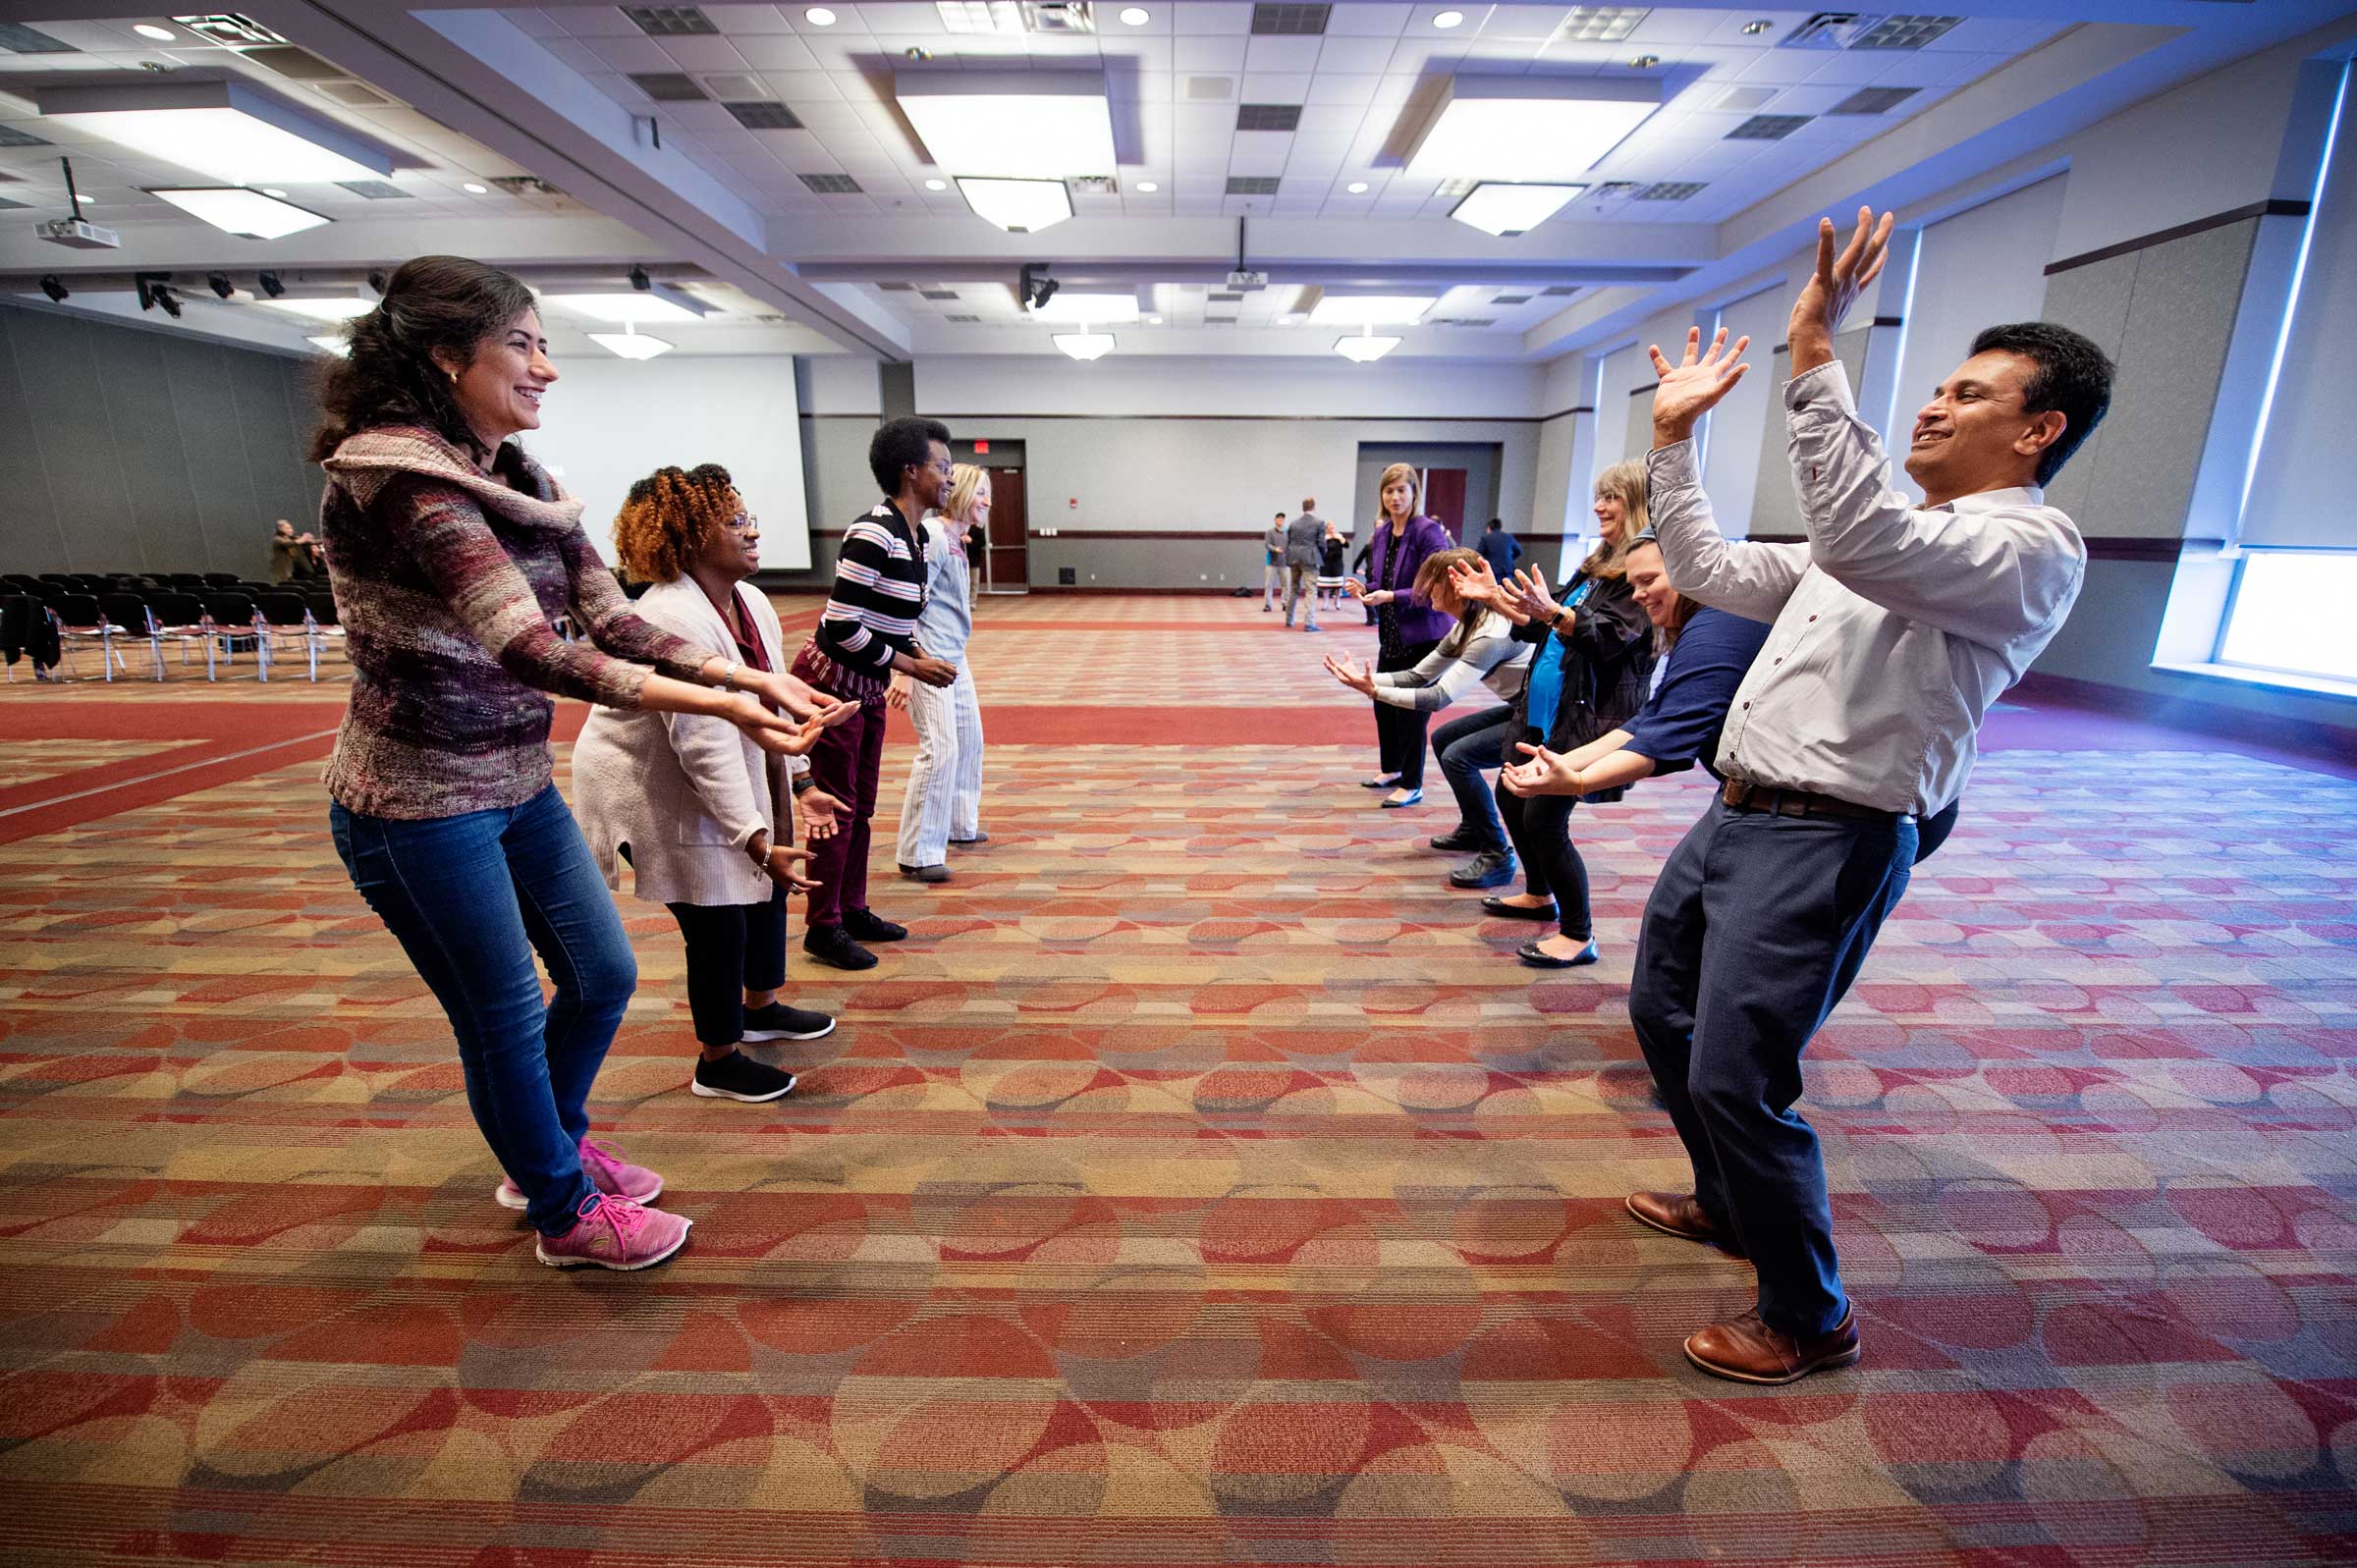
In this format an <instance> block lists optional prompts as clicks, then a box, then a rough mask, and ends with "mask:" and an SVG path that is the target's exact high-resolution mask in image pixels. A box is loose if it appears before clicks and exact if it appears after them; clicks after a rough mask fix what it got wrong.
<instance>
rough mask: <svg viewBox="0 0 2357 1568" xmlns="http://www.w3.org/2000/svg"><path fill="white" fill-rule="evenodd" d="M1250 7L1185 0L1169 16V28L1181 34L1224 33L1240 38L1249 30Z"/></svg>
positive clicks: (1203, 0)
mask: <svg viewBox="0 0 2357 1568" xmlns="http://www.w3.org/2000/svg"><path fill="white" fill-rule="evenodd" d="M1251 27H1252V7H1251V6H1250V5H1248V4H1244V5H1236V4H1226V3H1222V4H1213V3H1211V0H1186V3H1184V4H1181V5H1178V6H1177V7H1176V8H1175V9H1174V11H1173V12H1172V16H1171V29H1172V30H1173V31H1174V32H1178V33H1179V34H1181V35H1185V34H1190V33H1191V34H1204V33H1225V34H1228V35H1230V36H1233V37H1236V38H1241V37H1243V36H1245V34H1246V33H1247V32H1249V31H1250V30H1251Z"/></svg>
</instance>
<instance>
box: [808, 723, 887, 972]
mask: <svg viewBox="0 0 2357 1568" xmlns="http://www.w3.org/2000/svg"><path fill="white" fill-rule="evenodd" d="M883 771H884V702H883V699H882V698H880V697H879V698H877V699H875V700H873V701H870V702H863V703H861V704H859V711H858V712H857V713H856V714H854V715H853V716H851V717H850V718H849V719H846V720H845V721H844V722H843V723H841V724H839V725H837V726H835V727H834V728H833V729H832V730H827V731H826V732H825V733H823V734H821V735H820V736H819V739H818V744H817V745H816V746H815V747H813V748H812V749H811V752H810V777H811V778H812V779H813V780H815V781H816V782H817V787H818V788H820V789H824V790H825V791H826V792H827V793H828V794H831V795H833V796H834V797H835V798H836V799H837V800H840V801H842V802H843V805H844V809H845V810H846V811H848V812H849V813H850V821H849V822H845V823H843V824H842V825H841V826H840V827H838V828H837V830H836V833H835V837H834V838H821V839H820V840H819V841H818V842H817V843H815V844H813V845H811V855H810V875H811V877H812V879H813V880H815V881H816V882H817V883H818V887H817V889H816V890H815V891H814V892H811V894H810V899H809V904H808V911H809V913H808V916H807V918H806V921H805V924H806V925H807V926H808V927H809V929H811V930H813V931H815V930H817V929H818V928H819V927H821V926H840V925H842V924H843V912H844V911H845V910H846V909H865V908H866V907H867V838H868V831H867V823H868V819H869V818H870V817H873V816H874V815H875V814H876V781H877V779H878V778H879V777H880V776H881V775H882V774H883Z"/></svg>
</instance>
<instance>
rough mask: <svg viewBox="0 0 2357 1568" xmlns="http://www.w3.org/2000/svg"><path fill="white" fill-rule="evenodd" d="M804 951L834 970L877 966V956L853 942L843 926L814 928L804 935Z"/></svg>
mask: <svg viewBox="0 0 2357 1568" xmlns="http://www.w3.org/2000/svg"><path fill="white" fill-rule="evenodd" d="M802 951H804V952H806V953H808V954H809V955H810V956H811V957H813V958H815V959H817V960H818V961H819V962H820V963H823V964H825V965H827V966H828V967H829V968H833V969H873V968H874V967H875V966H876V955H875V954H874V953H872V952H869V951H868V950H867V949H866V948H865V947H862V946H859V944H857V943H855V942H853V941H852V940H851V935H850V932H848V931H846V930H844V929H843V927H841V926H812V927H811V928H810V929H809V930H808V931H805V932H804V933H802Z"/></svg>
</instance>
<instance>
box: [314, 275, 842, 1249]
mask: <svg viewBox="0 0 2357 1568" xmlns="http://www.w3.org/2000/svg"><path fill="white" fill-rule="evenodd" d="M350 338H351V352H350V354H349V356H348V357H346V358H345V359H343V360H342V361H340V362H338V363H337V364H336V365H335V366H334V367H333V368H332V369H331V370H330V371H329V373H328V378H327V382H326V385H325V387H324V389H323V391H322V394H321V400H320V401H321V404H322V415H323V417H322V419H321V422H320V426H319V430H318V433H317V434H316V435H315V436H314V437H313V438H312V445H311V456H312V458H313V459H314V460H319V461H320V462H321V463H322V465H323V466H324V467H325V468H326V469H327V475H328V486H327V492H326V494H325V496H324V497H323V498H322V499H321V502H320V512H319V520H320V528H319V532H320V535H321V537H322V538H323V539H324V540H325V542H326V549H327V567H328V575H329V576H330V578H331V579H332V580H333V582H334V585H335V594H336V603H337V606H338V607H339V609H340V610H341V612H342V614H343V620H344V629H345V633H346V636H347V639H348V644H349V647H350V649H351V653H352V664H353V683H352V702H351V706H350V707H349V709H348V710H347V711H346V713H345V715H344V724H343V728H342V729H341V730H340V731H339V732H338V734H337V737H336V749H335V755H334V756H333V757H332V758H331V759H330V761H329V762H328V765H327V776H326V778H327V787H328V792H329V794H330V795H331V796H333V799H334V803H333V805H332V806H331V807H330V808H329V824H330V827H331V828H332V829H333V832H334V835H335V843H336V852H337V853H338V854H339V855H341V856H342V857H343V860H344V865H345V868H346V869H347V870H348V871H349V872H350V873H351V874H352V880H353V885H354V886H355V887H356V888H357V889H358V890H359V892H360V894H361V896H362V897H364V898H366V899H367V901H368V905H369V907H370V908H372V909H373V910H375V911H376V914H377V916H378V918H380V919H382V920H383V921H384V923H385V925H386V927H387V929H389V930H390V931H391V932H392V933H393V936H394V938H395V939H396V940H397V941H399V942H400V944H401V946H402V948H403V950H404V951H405V952H407V953H408V955H409V958H410V962H411V963H412V964H413V965H415V966H416V969H417V973H418V975H419V977H420V978H421V979H423V980H424V981H425V983H426V985H427V987H428V988H430V989H431V990H432V992H433V994H434V997H435V1000H438V1001H440V1002H441V1003H442V1008H443V1011H444V1012H445V1013H447V1014H448V1015H449V1018H450V1024H451V1029H452V1031H453V1032H454V1033H455V1034H456V1035H457V1037H458V1046H459V1059H460V1062H461V1064H462V1065H463V1067H464V1069H465V1072H466V1103H467V1106H468V1108H470V1109H471V1110H472V1111H473V1112H474V1118H475V1123H476V1125H477V1126H478V1127H480V1128H481V1129H482V1134H483V1139H484V1141H485V1142H486V1143H488V1144H489V1145H490V1146H491V1152H492V1154H493V1155H494V1156H496V1157H497V1159H498V1161H499V1163H500V1165H501V1167H502V1168H503V1169H504V1170H505V1171H506V1173H507V1179H506V1180H505V1181H503V1182H501V1183H500V1185H499V1188H498V1190H497V1192H496V1194H495V1196H496V1197H497V1198H498V1199H499V1201H500V1202H501V1203H503V1204H505V1205H507V1206H508V1207H510V1208H514V1209H521V1210H522V1211H523V1212H524V1214H525V1215H526V1217H528V1218H529V1219H530V1221H531V1224H532V1228H533V1229H534V1230H535V1231H537V1232H538V1233H539V1240H538V1243H537V1249H536V1250H537V1253H538V1256H539V1258H540V1261H541V1262H542V1263H545V1264H549V1265H551V1266H553V1267H556V1268H560V1269H565V1268H574V1267H577V1266H580V1265H584V1264H587V1265H594V1266H596V1267H599V1268H604V1269H626V1270H628V1269H643V1268H646V1267H648V1266H649V1265H651V1264H657V1263H661V1262H662V1261H663V1260H664V1259H666V1258H668V1257H670V1256H671V1255H672V1254H673V1253H675V1252H677V1251H678V1250H679V1249H680V1248H681V1247H682V1246H683V1245H685V1242H686V1239H687V1223H688V1222H687V1221H686V1220H685V1219H684V1218H681V1217H677V1216H674V1215H666V1214H664V1213H662V1212H661V1211H659V1210H655V1209H650V1208H647V1207H645V1205H647V1204H649V1203H651V1202H652V1201H653V1200H654V1199H655V1198H656V1197H657V1196H658V1195H659V1194H660V1193H661V1192H662V1190H663V1178H662V1177H661V1176H658V1175H656V1174H655V1173H654V1172H653V1171H651V1170H648V1169H646V1168H645V1167H643V1166H640V1165H633V1164H630V1163H629V1162H626V1161H625V1160H623V1159H622V1157H621V1156H620V1154H619V1153H618V1152H617V1151H615V1150H614V1149H613V1148H611V1147H610V1146H608V1145H606V1144H602V1143H600V1142H598V1141H596V1140H594V1139H592V1138H590V1137H589V1135H588V1134H589V1119H588V1114H587V1110H586V1108H585V1107H586V1102H587V1100H588V1097H589V1086H590V1084H591V1083H592V1082H593V1081H594V1080H595V1079H596V1077H597V1069H598V1066H599V1064H600V1063H601V1062H603V1061H604V1059H605V1054H606V1049H607V1048H608V1047H609V1046H610V1045H612V1044H613V1040H614V1031H615V1028H616V1026H617V1025H619V1024H620V1023H621V1021H622V1014H623V1009H624V1007H625V1006H626V1005H627V1004H628V1003H629V1001H630V991H631V989H632V987H633V986H634V985H635V984H636V981H637V967H636V963H635V961H634V959H633V958H632V956H631V953H630V942H629V940H628V939H627V938H626V937H625V936H624V934H623V929H622V919H621V917H620V915H618V914H617V913H616V912H615V908H614V900H613V897H612V895H611V894H609V893H608V892H607V891H606V885H605V879H604V878H603V877H601V876H600V875H599V874H598V869H597V863H596V861H595V860H594V859H593V858H591V856H590V853H589V849H588V846H587V845H586V844H585V843H583V842H582V839H581V834H580V830H579V829H578V828H576V826H575V825H574V820H573V816H572V813H570V812H569V811H567V810H566V808H565V801H564V798H563V797H562V796H561V795H559V794H558V793H557V789H556V785H555V784H553V783H552V782H551V773H552V764H553V759H552V758H551V756H550V752H549V745H548V732H549V724H550V721H551V719H552V717H553V716H554V713H555V707H554V705H553V704H552V703H551V702H550V701H549V700H548V698H547V697H546V696H544V695H543V694H542V693H544V692H553V693H555V694H557V695H559V696H567V697H578V698H582V699H584V700H587V701H589V702H595V703H602V704H605V705H607V706H610V707H617V708H635V709H646V710H650V711H653V712H658V713H687V714H706V715H711V716H713V717H717V718H722V719H727V720H729V721H731V722H732V723H734V724H736V725H738V726H739V727H740V728H741V729H742V730H744V731H745V732H746V733H747V734H748V735H751V736H752V737H753V738H754V740H755V741H757V742H758V743H759V744H760V745H761V746H762V747H763V748H764V749H766V750H770V751H774V752H780V753H789V754H791V753H799V752H804V751H807V750H808V749H809V748H810V747H811V746H813V745H814V744H816V742H817V739H818V735H819V732H820V730H821V729H822V727H823V726H824V725H825V724H827V723H828V722H829V720H830V719H831V718H832V717H833V716H834V710H835V707H836V705H835V704H834V703H833V702H832V701H830V700H828V699H824V698H821V697H819V696H818V695H817V694H816V693H814V692H812V691H811V690H810V689H809V688H808V687H806V686H804V685H803V684H802V683H801V682H800V681H798V680H791V679H789V678H787V677H785V676H775V675H770V674H767V673H764V672H757V671H746V670H744V669H743V668H742V667H741V666H740V665H738V664H735V663H733V662H731V661H729V660H726V659H721V658H716V657H714V656H712V655H709V654H707V653H706V652H704V651H703V650H702V649H700V648H697V647H695V646H694V645H693V644H691V643H689V642H687V641H685V639H683V638H680V637H676V636H674V635H672V634H671V633H670V632H667V631H663V630H660V629H658V628H656V627H654V626H652V625H649V624H648V623H647V622H644V621H641V620H640V619H639V618H638V617H636V616H635V615H633V614H631V613H630V607H629V604H628V602H627V601H626V600H625V599H624V598H623V595H622V590H621V589H620V587H618V586H617V585H616V583H615V581H614V575H613V573H612V572H610V571H608V570H607V569H606V568H605V566H604V564H603V563H602V562H601V561H600V560H599V559H598V557H597V554H596V552H595V550H593V549H592V548H591V546H590V544H589V539H588V535H587V534H585V533H584V532H582V530H581V520H580V516H581V504H580V503H579V502H577V501H575V500H573V499H572V498H570V497H568V496H567V495H566V494H565V493H564V491H563V490H562V489H560V488H559V487H558V485H557V483H556V481H555V480H554V479H552V478H550V477H549V475H548V472H547V470H546V469H544V468H542V467H541V466H540V465H539V464H538V463H536V462H534V461H533V460H531V459H530V458H528V457H526V456H525V455H524V454H523V452H522V451H521V449H520V448H518V447H516V446H515V445H513V444H512V443H510V441H509V439H508V438H509V437H511V436H514V435H516V434H518V433H520V432H521V431H525V430H533V429H537V428H539V424H540V399H541V395H542V394H543V393H544V392H545V391H546V390H547V389H548V387H549V386H550V384H552V383H553V382H555V380H556V379H557V372H556V370H555V368H554V367H553V366H551V365H550V364H549V362H548V345H547V341H546V339H544V338H543V337H542V336H541V333H540V319H539V316H538V315H537V313H536V312H535V311H534V309H533V307H532V296H531V292H530V291H529V290H528V289H526V288H525V287H524V286H523V284H522V283H521V281H519V280H518V279H516V278H514V277H512V276H510V275H509V274H507V273H505V272H501V271H500V270H498V269H497V268H495V267H487V266H485V265H483V264H482V263H481V262H479V261H468V260H466V259H464V258H461V257H458V256H420V257H417V258H416V259H414V260H411V261H409V262H406V263H404V264H403V265H402V267H401V268H400V270H398V271H397V272H395V273H394V274H393V277H392V279H391V281H390V282H389V283H388V284H387V285H386V288H385V292H384V297H383V298H382V299H381V300H380V301H379V302H378V303H377V306H376V308H374V309H373V310H370V311H369V312H368V313H367V314H366V315H364V316H361V317H359V318H358V319H357V320H356V321H355V322H354V323H353V324H352V327H351V329H350ZM560 615H570V616H571V617H572V618H573V619H574V621H575V622H576V623H578V624H579V625H580V626H581V627H582V628H583V629H584V630H585V631H586V632H587V633H588V635H589V642H588V643H575V642H567V641H566V640H565V639H563V638H562V637H560V636H559V635H558V634H557V632H556V630H555V628H554V627H553V625H552V624H551V622H552V621H553V620H554V619H555V618H556V617H558V616H560ZM764 699H766V700H767V701H769V702H772V703H775V704H776V705H777V706H778V707H779V708H780V709H782V710H784V711H783V712H782V713H772V712H771V711H770V710H769V709H768V708H766V707H764V706H763V701H764ZM535 950H537V951H538V952H539V954H540V957H541V959H542V960H543V961H544V962H545V963H546V964H547V966H548V971H549V975H550V977H551V978H552V979H553V980H554V981H555V982H556V995H555V997H554V998H553V999H552V1000H548V1001H547V1002H545V1003H544V1002H543V1001H542V1000H541V991H540V976H539V974H538V972H537V971H536V970H535V969H534V968H533V965H532V954H533V952H534V951H535Z"/></svg>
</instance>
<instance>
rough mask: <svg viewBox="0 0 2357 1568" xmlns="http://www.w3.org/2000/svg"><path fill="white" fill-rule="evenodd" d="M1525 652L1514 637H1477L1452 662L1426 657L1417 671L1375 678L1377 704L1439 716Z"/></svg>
mask: <svg viewBox="0 0 2357 1568" xmlns="http://www.w3.org/2000/svg"><path fill="white" fill-rule="evenodd" d="M1521 651H1522V644H1520V643H1518V642H1515V641H1514V640H1513V639H1512V638H1510V637H1496V636H1492V637H1473V638H1470V639H1469V640H1467V642H1466V643H1465V645H1464V647H1463V648H1462V649H1460V650H1459V651H1458V652H1457V653H1456V655H1455V656H1454V657H1453V658H1452V657H1448V656H1445V655H1443V654H1441V653H1440V652H1438V651H1437V650H1436V651H1435V652H1432V653H1429V654H1426V655H1425V656H1424V658H1423V660H1422V662H1420V663H1419V664H1417V666H1416V667H1415V668H1414V669H1413V670H1402V671H1398V672H1397V673H1395V674H1392V675H1388V676H1386V675H1379V676H1376V677H1375V700H1376V701H1377V702H1388V703H1390V704H1391V705H1392V706H1393V707H1395V708H1413V709H1415V710H1416V711H1417V712H1419V713H1438V712H1439V711H1440V710H1441V709H1443V708H1446V707H1448V706H1449V705H1450V704H1451V703H1453V702H1454V701H1456V699H1457V698H1459V697H1462V696H1466V695H1468V694H1469V693H1471V692H1472V690H1473V689H1474V688H1475V687H1476V686H1478V685H1480V684H1481V677H1482V676H1486V675H1488V674H1489V673H1490V672H1491V671H1492V670H1495V669H1497V668H1498V667H1499V666H1500V665H1502V664H1504V663H1506V662H1507V660H1508V659H1511V658H1513V657H1514V656H1515V655H1516V654H1517V653H1520V652H1521Z"/></svg>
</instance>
